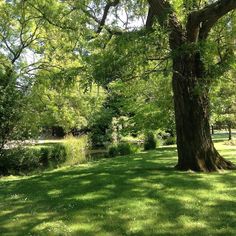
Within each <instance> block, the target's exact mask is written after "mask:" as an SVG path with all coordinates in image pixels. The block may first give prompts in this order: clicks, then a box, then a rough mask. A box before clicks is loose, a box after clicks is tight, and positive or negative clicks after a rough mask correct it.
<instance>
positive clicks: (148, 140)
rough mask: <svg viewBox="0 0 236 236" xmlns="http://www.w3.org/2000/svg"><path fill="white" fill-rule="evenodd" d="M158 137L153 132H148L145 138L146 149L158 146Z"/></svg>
mask: <svg viewBox="0 0 236 236" xmlns="http://www.w3.org/2000/svg"><path fill="white" fill-rule="evenodd" d="M156 144H157V143H156V139H155V137H154V134H153V133H152V132H148V133H146V135H145V139H144V150H153V149H155V148H156Z"/></svg>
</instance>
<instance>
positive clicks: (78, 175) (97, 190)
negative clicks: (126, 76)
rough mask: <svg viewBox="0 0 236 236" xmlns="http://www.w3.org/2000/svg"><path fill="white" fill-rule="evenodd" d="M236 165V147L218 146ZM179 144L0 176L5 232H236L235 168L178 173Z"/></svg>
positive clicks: (0, 230)
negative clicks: (29, 173)
mask: <svg viewBox="0 0 236 236" xmlns="http://www.w3.org/2000/svg"><path fill="white" fill-rule="evenodd" d="M217 148H218V149H219V150H220V152H221V153H222V154H223V155H224V156H225V157H227V158H228V159H231V160H234V162H236V157H235V156H236V147H235V146H225V145H223V144H222V143H217ZM175 163H176V149H175V147H162V148H158V149H157V150H156V151H151V152H148V153H140V154H136V155H132V156H129V157H117V158H114V159H106V160H100V161H97V162H91V163H89V164H85V165H81V166H77V167H71V168H69V167H68V168H62V169H58V170H55V171H48V172H44V173H42V174H40V175H34V176H28V177H4V178H1V179H0V235H4V236H5V235H6V236H10V235H102V236H103V235H140V236H141V235H191V236H192V235H236V171H233V172H224V173H212V174H197V173H191V172H187V173H185V172H178V171H175V170H174V169H173V166H174V165H175Z"/></svg>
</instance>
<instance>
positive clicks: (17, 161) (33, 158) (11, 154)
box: [0, 136, 88, 175]
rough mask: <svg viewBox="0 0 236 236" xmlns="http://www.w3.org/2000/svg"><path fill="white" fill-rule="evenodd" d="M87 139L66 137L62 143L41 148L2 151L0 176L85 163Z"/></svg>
mask: <svg viewBox="0 0 236 236" xmlns="http://www.w3.org/2000/svg"><path fill="white" fill-rule="evenodd" d="M87 148H88V141H87V137H85V136H83V137H81V138H75V137H72V136H69V137H66V139H65V141H64V142H63V143H57V144H52V145H48V146H42V147H37V146H36V147H19V148H13V149H8V150H4V155H1V156H0V175H6V174H19V173H26V172H31V171H34V170H37V169H42V168H48V167H57V166H62V165H72V164H78V163H83V162H85V161H87V159H86V154H87Z"/></svg>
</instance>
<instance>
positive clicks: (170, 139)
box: [163, 136, 176, 145]
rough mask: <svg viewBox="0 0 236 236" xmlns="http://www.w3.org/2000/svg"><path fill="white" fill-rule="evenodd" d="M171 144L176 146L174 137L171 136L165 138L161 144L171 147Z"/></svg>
mask: <svg viewBox="0 0 236 236" xmlns="http://www.w3.org/2000/svg"><path fill="white" fill-rule="evenodd" d="M173 144H176V137H172V136H169V137H167V138H166V139H165V140H164V142H163V145H173Z"/></svg>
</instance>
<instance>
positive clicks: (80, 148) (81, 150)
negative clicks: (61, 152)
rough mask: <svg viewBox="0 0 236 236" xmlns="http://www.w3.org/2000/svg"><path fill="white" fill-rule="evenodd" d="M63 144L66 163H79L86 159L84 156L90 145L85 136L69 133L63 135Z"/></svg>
mask: <svg viewBox="0 0 236 236" xmlns="http://www.w3.org/2000/svg"><path fill="white" fill-rule="evenodd" d="M63 145H64V147H65V150H66V161H65V164H66V165H74V164H81V163H85V162H86V161H87V159H86V156H87V154H88V148H89V146H90V144H89V141H88V137H87V136H81V137H79V138H76V137H73V136H72V135H69V136H67V137H65V141H64V142H63Z"/></svg>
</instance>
